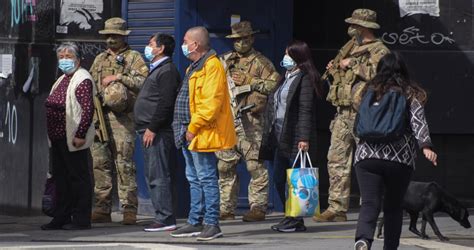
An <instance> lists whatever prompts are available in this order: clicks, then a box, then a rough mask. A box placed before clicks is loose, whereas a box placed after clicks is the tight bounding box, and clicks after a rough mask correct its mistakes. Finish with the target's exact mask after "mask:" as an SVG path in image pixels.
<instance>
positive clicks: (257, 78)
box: [220, 49, 279, 95]
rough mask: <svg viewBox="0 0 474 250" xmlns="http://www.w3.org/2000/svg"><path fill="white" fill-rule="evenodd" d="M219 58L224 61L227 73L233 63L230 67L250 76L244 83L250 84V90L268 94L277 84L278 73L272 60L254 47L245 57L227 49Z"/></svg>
mask: <svg viewBox="0 0 474 250" xmlns="http://www.w3.org/2000/svg"><path fill="white" fill-rule="evenodd" d="M220 59H221V61H223V62H224V64H225V66H226V69H225V70H226V72H227V73H229V69H230V67H229V66H231V65H234V66H232V67H235V68H236V69H237V70H241V71H242V72H244V73H246V74H247V75H248V76H250V77H248V79H249V80H248V82H246V84H250V85H251V86H252V90H256V91H258V92H260V93H261V94H264V95H268V94H270V92H272V90H273V89H274V88H275V86H276V84H277V80H278V77H279V74H278V72H277V71H276V70H275V67H274V66H273V64H272V62H271V61H270V60H268V58H266V57H265V56H264V55H262V54H261V53H260V52H258V51H256V50H254V49H252V50H251V51H250V52H249V54H248V55H246V56H245V57H241V56H239V54H238V53H237V52H234V51H229V52H226V53H224V54H223V55H221V56H220Z"/></svg>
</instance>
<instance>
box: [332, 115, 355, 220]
mask: <svg viewBox="0 0 474 250" xmlns="http://www.w3.org/2000/svg"><path fill="white" fill-rule="evenodd" d="M355 115H356V111H355V110H353V109H352V108H350V107H347V108H338V112H337V115H336V117H335V118H334V119H333V120H332V121H331V125H330V127H329V129H330V131H331V145H330V146H329V151H328V174H329V199H328V203H329V207H328V210H329V211H331V212H344V213H345V212H347V210H348V209H349V198H350V193H351V168H352V157H353V152H354V149H355V145H356V140H357V138H356V137H355V136H354V134H353V127H354V120H355Z"/></svg>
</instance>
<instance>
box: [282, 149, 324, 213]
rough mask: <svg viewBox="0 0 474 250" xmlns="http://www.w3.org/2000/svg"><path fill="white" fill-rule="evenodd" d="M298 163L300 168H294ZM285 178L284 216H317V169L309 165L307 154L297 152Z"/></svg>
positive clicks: (300, 151)
mask: <svg viewBox="0 0 474 250" xmlns="http://www.w3.org/2000/svg"><path fill="white" fill-rule="evenodd" d="M298 162H299V163H300V167H299V168H295V166H296V164H297V163H298ZM306 164H308V165H309V167H307V166H306ZM286 177H287V179H286V180H287V184H288V191H287V199H286V202H285V216H287V217H305V216H314V215H319V213H320V208H319V175H318V168H314V167H313V165H312V164H311V158H310V157H309V154H308V152H306V151H302V150H299V151H298V154H297V155H296V159H295V161H294V162H293V166H292V167H291V168H290V169H287V170H286Z"/></svg>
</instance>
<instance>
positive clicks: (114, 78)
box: [102, 75, 117, 88]
mask: <svg viewBox="0 0 474 250" xmlns="http://www.w3.org/2000/svg"><path fill="white" fill-rule="evenodd" d="M113 81H117V76H116V75H110V76H106V77H104V78H103V79H102V86H103V87H104V88H105V87H107V86H109V84H110V83H111V82H113Z"/></svg>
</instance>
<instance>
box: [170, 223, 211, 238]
mask: <svg viewBox="0 0 474 250" xmlns="http://www.w3.org/2000/svg"><path fill="white" fill-rule="evenodd" d="M202 229H203V226H202V224H197V225H191V224H188V223H186V224H185V225H184V226H182V227H180V228H179V229H178V230H176V231H174V232H172V233H170V235H171V237H175V238H185V237H196V236H198V235H199V234H201V231H202Z"/></svg>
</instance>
